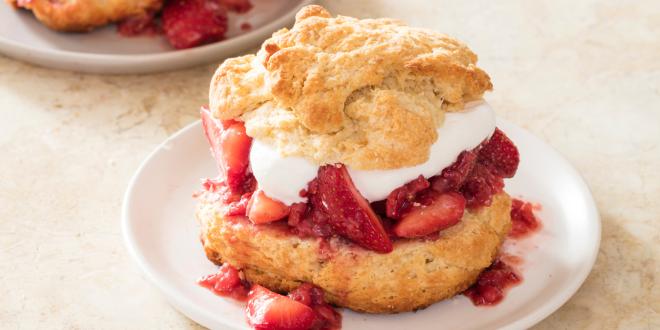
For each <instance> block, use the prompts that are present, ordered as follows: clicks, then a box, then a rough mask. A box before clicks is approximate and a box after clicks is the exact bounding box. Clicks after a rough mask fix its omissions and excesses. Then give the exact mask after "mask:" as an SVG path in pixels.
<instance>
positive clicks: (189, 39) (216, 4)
mask: <svg viewBox="0 0 660 330" xmlns="http://www.w3.org/2000/svg"><path fill="white" fill-rule="evenodd" d="M161 21H162V23H163V31H164V32H165V36H166V37H167V40H168V41H169V42H170V44H172V46H173V47H174V48H177V49H183V48H190V47H195V46H199V45H202V44H206V43H210V42H214V41H218V40H221V39H224V37H225V32H226V31H227V7H226V6H225V5H224V4H223V3H222V1H221V0H170V1H167V2H166V3H165V7H164V8H163V11H162V16H161Z"/></svg>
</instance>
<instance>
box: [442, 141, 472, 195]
mask: <svg viewBox="0 0 660 330" xmlns="http://www.w3.org/2000/svg"><path fill="white" fill-rule="evenodd" d="M476 161H477V152H476V151H475V150H465V151H463V152H461V154H460V155H458V158H457V159H456V161H455V162H454V163H453V164H451V165H450V166H449V167H447V168H445V169H444V170H442V173H441V174H440V175H438V176H435V177H433V181H432V182H431V187H432V188H433V190H435V191H437V192H440V193H444V192H447V191H456V190H458V188H460V187H461V186H462V185H463V183H464V182H465V179H467V177H468V176H469V175H470V172H471V171H472V168H474V164H475V163H476Z"/></svg>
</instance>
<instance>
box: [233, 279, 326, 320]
mask: <svg viewBox="0 0 660 330" xmlns="http://www.w3.org/2000/svg"><path fill="white" fill-rule="evenodd" d="M245 312H246V314H247V319H248V323H249V324H250V325H251V326H253V327H254V328H255V329H257V330H307V329H310V328H311V327H312V324H313V323H314V320H315V319H316V315H315V313H314V310H312V309H311V308H310V307H309V306H307V305H305V304H302V303H299V302H297V301H295V300H293V299H289V298H287V297H285V296H282V295H279V294H277V293H275V292H272V291H270V290H268V289H266V288H264V287H262V286H260V285H257V284H255V285H254V286H253V287H252V290H251V291H250V294H249V300H248V304H247V308H246V310H245Z"/></svg>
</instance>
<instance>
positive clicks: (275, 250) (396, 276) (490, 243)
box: [197, 193, 511, 313]
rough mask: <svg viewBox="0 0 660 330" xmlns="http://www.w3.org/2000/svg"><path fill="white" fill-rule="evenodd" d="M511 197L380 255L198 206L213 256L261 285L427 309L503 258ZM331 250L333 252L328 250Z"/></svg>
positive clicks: (344, 302) (376, 306)
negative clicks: (309, 287) (432, 236)
mask: <svg viewBox="0 0 660 330" xmlns="http://www.w3.org/2000/svg"><path fill="white" fill-rule="evenodd" d="M510 209H511V199H510V198H509V196H508V195H507V194H506V193H500V194H498V195H495V196H493V201H492V204H491V206H489V207H484V208H481V209H480V210H478V211H477V212H469V211H467V212H466V213H465V215H464V216H463V219H462V220H461V222H460V223H459V224H458V225H456V226H453V227H451V228H449V229H446V230H444V231H442V232H441V233H440V236H439V238H438V239H436V240H421V239H415V240H397V241H396V242H395V243H394V251H392V252H391V253H388V254H379V253H375V252H373V251H368V250H364V249H362V248H359V247H356V246H355V245H354V244H352V243H348V242H346V241H344V240H342V239H337V238H334V239H331V240H330V241H329V242H328V243H326V246H325V247H324V244H323V243H322V242H321V240H319V239H315V238H300V237H298V236H295V235H292V234H289V233H287V232H286V231H285V230H284V229H283V228H282V227H279V228H278V227H277V226H274V225H265V226H263V225H262V226H257V225H253V224H252V223H250V222H249V221H248V220H246V219H245V218H242V217H238V218H225V217H223V216H222V215H221V213H220V211H219V210H218V205H217V204H215V203H213V202H212V201H204V198H202V202H201V203H200V204H199V205H198V208H197V219H198V220H199V222H200V223H201V226H202V236H201V237H202V242H203V244H204V249H205V251H206V254H207V257H208V258H209V259H210V260H211V261H213V262H216V263H222V262H228V263H230V264H232V265H234V266H235V267H238V268H241V269H243V271H244V273H245V275H246V277H247V279H248V280H250V281H251V282H253V283H258V284H260V285H263V286H266V287H268V288H270V289H272V290H276V291H280V292H286V291H290V290H293V289H295V288H296V287H297V286H298V285H300V284H301V283H302V282H310V283H313V284H315V285H317V286H319V287H321V288H323V289H324V290H325V292H326V298H327V300H328V301H329V302H330V303H333V304H336V305H338V306H342V307H347V308H350V309H353V310H356V311H361V312H368V313H395V312H404V311H411V310H416V309H419V308H424V307H426V306H428V305H430V304H433V303H434V302H437V301H439V300H442V299H446V298H450V297H452V296H454V295H456V294H458V293H460V292H462V291H463V290H465V289H466V288H467V287H469V286H470V285H471V284H472V283H474V281H475V280H476V278H477V276H478V275H479V273H480V272H481V271H482V270H483V269H484V268H486V267H488V266H489V265H490V264H491V263H492V261H493V259H494V258H495V256H496V254H497V252H498V250H499V248H500V246H501V244H502V242H503V241H504V239H505V237H506V235H507V233H508V232H509V229H510V227H511V218H510V214H509V211H510ZM328 251H330V252H328Z"/></svg>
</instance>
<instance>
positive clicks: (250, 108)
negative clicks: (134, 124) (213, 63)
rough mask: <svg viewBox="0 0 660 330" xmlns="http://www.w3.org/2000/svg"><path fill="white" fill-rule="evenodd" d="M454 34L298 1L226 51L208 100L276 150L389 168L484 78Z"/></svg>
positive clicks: (422, 157)
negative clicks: (279, 19)
mask: <svg viewBox="0 0 660 330" xmlns="http://www.w3.org/2000/svg"><path fill="white" fill-rule="evenodd" d="M476 61H477V56H476V55H475V54H474V53H473V52H472V51H470V50H469V49H468V48H467V47H466V46H465V45H464V44H463V43H461V42H459V41H457V40H455V39H453V38H451V37H448V36H446V35H444V34H440V33H437V32H434V31H430V30H425V29H419V28H412V27H409V26H406V25H404V24H403V23H401V22H400V21H398V20H393V19H364V20H358V19H355V18H351V17H343V16H338V17H331V16H330V14H329V13H328V12H327V11H326V10H325V9H323V8H322V7H320V6H308V7H305V8H303V9H302V10H301V11H300V12H299V13H298V15H297V16H296V23H295V25H294V26H293V28H291V30H288V29H282V30H280V31H278V32H276V33H275V34H273V36H272V37H271V38H270V39H268V40H266V41H265V42H264V44H263V45H262V47H261V50H260V51H259V52H258V53H257V55H256V56H255V55H247V56H243V57H238V58H233V59H228V60H226V61H225V62H224V63H223V64H222V65H220V67H219V68H218V70H217V71H216V73H215V76H214V77H213V80H212V82H211V88H210V106H211V109H212V111H213V112H214V114H215V115H216V116H217V117H219V118H221V119H232V118H238V119H240V120H243V121H245V122H246V128H247V132H248V134H249V135H251V136H252V137H255V138H258V139H260V140H263V141H265V142H267V143H270V144H272V145H274V146H276V147H277V149H278V150H279V151H280V153H281V154H283V155H285V156H288V155H296V156H303V157H307V158H308V159H310V160H312V161H314V162H315V163H318V164H325V163H336V162H341V163H344V164H347V165H349V166H351V167H354V168H357V169H364V170H369V169H393V168H400V167H405V166H413V165H417V164H420V163H423V162H424V161H426V160H427V159H428V154H429V148H430V146H431V144H433V142H435V140H436V139H437V138H438V137H437V131H436V128H437V127H438V126H439V125H440V124H441V123H442V119H443V114H444V112H445V111H457V110H460V109H462V108H463V105H464V103H465V102H468V101H472V100H475V99H479V98H481V97H482V95H483V93H484V91H486V90H490V89H491V88H492V85H491V82H490V78H489V77H488V75H487V74H486V73H485V72H484V71H483V70H481V69H479V68H478V67H477V66H476Z"/></svg>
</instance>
